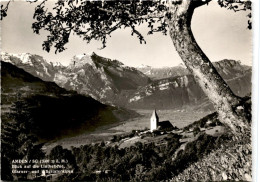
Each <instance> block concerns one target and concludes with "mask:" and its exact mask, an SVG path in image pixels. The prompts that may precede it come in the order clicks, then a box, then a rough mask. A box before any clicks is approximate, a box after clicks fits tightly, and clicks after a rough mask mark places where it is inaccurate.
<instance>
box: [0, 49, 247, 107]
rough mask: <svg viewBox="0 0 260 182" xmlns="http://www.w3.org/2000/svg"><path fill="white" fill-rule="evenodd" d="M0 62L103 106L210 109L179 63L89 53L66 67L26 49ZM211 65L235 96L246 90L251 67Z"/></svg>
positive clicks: (5, 55)
mask: <svg viewBox="0 0 260 182" xmlns="http://www.w3.org/2000/svg"><path fill="white" fill-rule="evenodd" d="M1 60H3V61H5V62H10V63H12V64H14V65H16V66H18V67H19V68H22V69H24V70H25V71H27V72H28V73H31V74H32V75H34V76H36V77H39V78H41V79H42V80H44V81H53V82H55V83H57V84H58V85H59V86H60V87H62V88H65V89H67V90H73V91H77V92H78V93H80V94H84V95H89V96H91V97H93V98H95V99H96V100H98V101H100V102H102V103H106V104H112V105H118V106H123V107H128V108H139V109H155V108H157V109H158V108H159V109H195V110H214V109H213V106H212V105H211V103H210V102H209V101H208V99H207V97H206V96H205V94H204V93H203V92H202V90H201V89H200V87H199V86H198V84H197V83H196V82H195V79H194V77H193V76H192V75H191V74H190V73H189V72H188V70H187V69H186V68H185V66H184V65H182V64H181V65H179V66H177V67H164V68H152V67H150V66H144V65H142V66H141V67H137V68H133V67H127V66H125V65H124V64H123V63H121V62H119V61H117V60H111V59H108V58H104V57H101V56H98V55H97V54H95V53H92V54H91V55H86V54H83V55H77V56H74V57H73V58H72V60H71V63H70V64H69V65H68V66H63V65H61V64H58V63H56V64H54V63H52V62H48V61H46V60H44V59H43V58H42V57H40V56H37V55H31V54H28V53H26V54H13V55H12V54H8V53H1ZM214 66H215V67H216V69H217V71H218V72H219V73H220V75H221V76H222V77H223V78H224V79H225V81H226V82H227V83H228V85H229V86H230V87H231V89H232V90H233V92H234V93H235V94H237V95H239V96H245V95H247V94H249V93H250V92H251V67H249V66H244V65H241V63H240V62H238V61H234V60H227V59H225V60H221V61H219V62H215V63H214Z"/></svg>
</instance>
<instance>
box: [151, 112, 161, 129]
mask: <svg viewBox="0 0 260 182" xmlns="http://www.w3.org/2000/svg"><path fill="white" fill-rule="evenodd" d="M158 122H159V117H158V115H157V113H156V110H154V111H153V114H152V117H151V119H150V125H151V127H150V130H151V131H153V130H156V129H157V127H158Z"/></svg>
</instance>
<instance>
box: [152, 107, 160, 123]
mask: <svg viewBox="0 0 260 182" xmlns="http://www.w3.org/2000/svg"><path fill="white" fill-rule="evenodd" d="M152 118H156V120H157V121H159V117H158V115H157V112H156V109H154V111H153V114H152Z"/></svg>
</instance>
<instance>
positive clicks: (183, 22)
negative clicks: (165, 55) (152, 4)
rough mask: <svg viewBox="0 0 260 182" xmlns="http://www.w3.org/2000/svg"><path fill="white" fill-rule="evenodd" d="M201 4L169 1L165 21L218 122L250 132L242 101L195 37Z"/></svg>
mask: <svg viewBox="0 0 260 182" xmlns="http://www.w3.org/2000/svg"><path fill="white" fill-rule="evenodd" d="M199 3H200V4H199ZM199 3H198V1H190V0H189V1H188V0H187V1H185V0H183V1H169V10H168V13H167V14H166V18H167V21H168V25H169V32H170V37H171V39H172V41H173V44H174V46H175V48H176V50H177V52H178V53H179V55H180V57H181V59H182V60H183V62H184V63H185V65H186V66H187V68H188V69H189V71H190V72H191V73H192V74H193V75H194V77H195V79H196V81H197V82H198V83H199V85H200V87H201V88H202V90H203V91H204V93H205V94H206V95H207V96H208V98H209V99H210V101H211V102H212V103H213V105H214V107H215V109H216V110H217V112H218V115H219V120H220V121H221V122H222V123H223V124H225V125H226V126H228V127H229V128H230V129H231V131H232V132H233V133H235V134H239V133H244V132H247V131H249V130H250V127H249V123H248V122H249V121H248V120H247V118H246V114H245V111H244V108H243V106H241V105H240V104H241V98H239V97H237V96H235V95H234V94H233V92H232V90H231V89H230V88H229V86H228V85H227V84H226V82H225V81H224V80H223V79H222V77H221V76H220V75H219V74H218V72H217V71H216V69H215V68H214V66H213V64H212V63H211V62H210V60H209V59H208V57H207V56H206V55H205V54H204V52H203V51H202V50H201V48H200V47H199V45H198V44H197V42H196V40H195V38H194V36H193V34H192V31H191V18H192V15H193V12H194V9H195V8H197V7H198V6H201V5H202V2H199ZM241 113H242V114H241Z"/></svg>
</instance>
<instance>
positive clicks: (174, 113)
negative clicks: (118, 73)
mask: <svg viewBox="0 0 260 182" xmlns="http://www.w3.org/2000/svg"><path fill="white" fill-rule="evenodd" d="M135 111H136V112H137V113H139V114H140V117H137V118H134V119H130V120H126V121H123V122H120V123H115V124H111V125H107V126H102V127H99V128H97V129H96V130H95V131H93V132H89V131H88V132H86V133H83V134H80V135H78V136H74V137H68V138H63V139H59V140H56V141H52V142H49V143H46V145H45V146H44V150H45V151H46V152H47V153H48V152H49V151H50V149H52V148H53V147H55V146H56V145H61V146H63V147H64V148H68V149H69V148H71V146H74V147H79V146H81V145H86V144H90V143H94V142H101V141H105V142H106V141H109V140H111V139H112V138H113V136H114V135H120V134H125V133H130V132H132V130H144V129H149V128H150V117H151V115H152V110H135ZM209 113H210V112H196V111H185V110H157V114H158V116H159V119H160V121H165V120H169V121H170V122H171V123H172V125H173V126H176V127H178V128H183V127H185V126H187V125H189V124H191V123H193V122H194V121H197V120H199V119H201V118H203V117H204V116H206V115H208V114H209Z"/></svg>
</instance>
